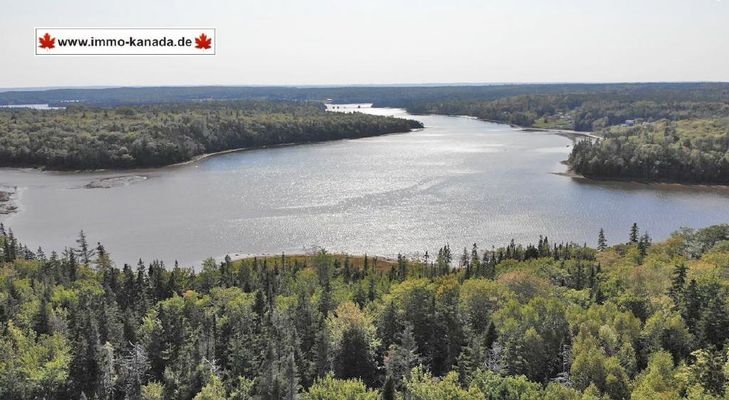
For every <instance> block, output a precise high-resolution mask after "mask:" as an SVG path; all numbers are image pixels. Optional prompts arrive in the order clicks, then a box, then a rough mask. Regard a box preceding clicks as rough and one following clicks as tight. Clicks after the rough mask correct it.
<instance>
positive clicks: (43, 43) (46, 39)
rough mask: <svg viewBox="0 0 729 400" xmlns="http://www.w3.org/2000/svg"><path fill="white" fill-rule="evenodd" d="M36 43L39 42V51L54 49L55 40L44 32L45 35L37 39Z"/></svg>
mask: <svg viewBox="0 0 729 400" xmlns="http://www.w3.org/2000/svg"><path fill="white" fill-rule="evenodd" d="M38 41H39V42H40V46H38V47H40V48H41V49H52V48H54V47H56V38H54V37H51V35H49V34H48V32H46V34H45V35H43V36H41V37H39V38H38Z"/></svg>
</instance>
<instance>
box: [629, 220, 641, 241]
mask: <svg viewBox="0 0 729 400" xmlns="http://www.w3.org/2000/svg"><path fill="white" fill-rule="evenodd" d="M638 234H639V230H638V223H636V222H633V226H631V227H630V237H629V239H630V243H632V244H637V243H638Z"/></svg>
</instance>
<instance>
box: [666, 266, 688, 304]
mask: <svg viewBox="0 0 729 400" xmlns="http://www.w3.org/2000/svg"><path fill="white" fill-rule="evenodd" d="M687 273H688V267H686V264H683V263H680V264H676V267H675V268H674V269H673V279H672V280H671V288H670V289H668V295H669V296H670V297H671V298H672V299H673V303H674V304H675V305H676V307H680V305H681V303H682V302H683V296H684V290H685V289H686V276H687Z"/></svg>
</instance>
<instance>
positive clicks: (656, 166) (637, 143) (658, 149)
mask: <svg viewBox="0 0 729 400" xmlns="http://www.w3.org/2000/svg"><path fill="white" fill-rule="evenodd" d="M601 136H602V138H601V139H600V140H597V141H593V140H582V141H579V142H578V143H576V144H575V147H574V148H573V150H572V153H571V154H570V157H569V160H568V163H569V165H570V167H571V168H572V169H573V170H574V172H576V173H578V174H581V175H583V176H587V177H592V178H600V179H604V178H611V179H636V180H641V181H661V182H686V183H702V184H721V185H726V184H729V119H726V118H725V119H690V120H679V121H670V120H660V121H657V122H655V123H647V124H641V125H638V126H632V127H620V126H618V127H611V128H609V129H605V130H602V131H601Z"/></svg>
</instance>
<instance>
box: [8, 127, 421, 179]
mask: <svg viewBox="0 0 729 400" xmlns="http://www.w3.org/2000/svg"><path fill="white" fill-rule="evenodd" d="M423 129H425V128H424V127H423V128H412V129H410V130H408V131H406V132H389V133H383V134H379V135H371V136H362V137H355V138H341V139H332V140H318V141H308V142H287V143H278V144H269V145H263V146H253V147H237V148H235V149H227V150H220V151H214V152H211V153H203V154H198V155H196V156H194V157H192V158H191V159H189V160H186V161H180V162H178V163H174V164H167V165H161V166H158V167H140V168H127V169H114V168H98V169H69V170H58V169H44V168H42V167H28V166H17V167H7V166H6V167H0V171H2V170H12V171H27V172H41V173H49V174H57V175H73V174H104V173H114V174H119V175H120V176H124V175H127V174H135V173H144V172H156V171H160V170H164V169H167V168H177V167H183V166H186V165H190V164H194V163H196V162H199V161H202V160H205V159H208V158H211V157H215V156H219V155H224V154H229V153H237V152H244V151H254V150H266V149H275V148H283V147H293V146H304V145H311V144H321V143H335V142H339V141H344V140H357V139H367V138H374V137H381V136H389V135H404V134H408V133H413V132H420V131H422V130H423Z"/></svg>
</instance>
